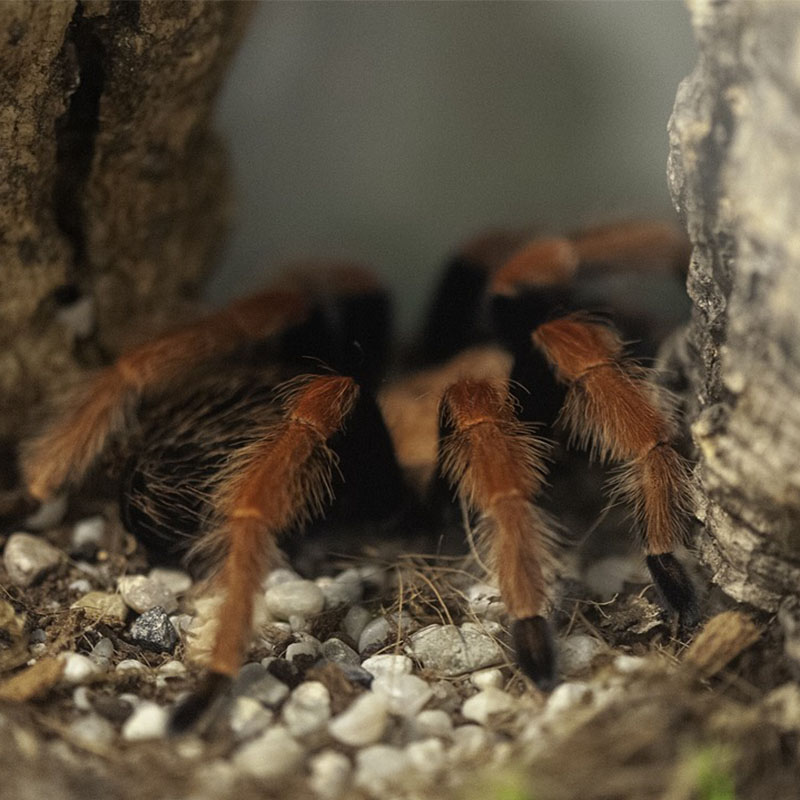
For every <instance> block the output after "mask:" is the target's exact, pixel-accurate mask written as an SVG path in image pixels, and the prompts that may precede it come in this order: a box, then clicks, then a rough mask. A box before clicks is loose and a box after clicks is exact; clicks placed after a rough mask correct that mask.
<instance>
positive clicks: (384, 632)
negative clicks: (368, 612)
mask: <svg viewBox="0 0 800 800" xmlns="http://www.w3.org/2000/svg"><path fill="white" fill-rule="evenodd" d="M391 631H392V629H391V626H390V625H389V620H387V619H386V617H376V618H375V619H373V620H372V621H371V622H368V623H367V624H366V625H365V626H364V630H362V631H361V636H359V637H358V652H359V653H363V652H364V651H365V650H367V649H368V648H371V647H380V645H382V644H383V643H384V642H385V641H386V640H387V639H388V638H389V635H390V634H391Z"/></svg>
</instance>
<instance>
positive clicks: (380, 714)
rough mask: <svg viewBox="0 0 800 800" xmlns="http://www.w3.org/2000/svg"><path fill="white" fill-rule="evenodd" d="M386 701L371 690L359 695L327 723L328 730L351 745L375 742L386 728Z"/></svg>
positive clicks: (336, 737)
mask: <svg viewBox="0 0 800 800" xmlns="http://www.w3.org/2000/svg"><path fill="white" fill-rule="evenodd" d="M387 721H388V710H387V708H386V701H385V700H384V699H383V698H382V697H380V696H378V695H376V694H373V693H372V692H368V693H366V694H362V695H359V696H358V697H357V698H356V699H355V700H354V701H353V702H352V703H351V704H350V707H349V708H347V709H346V710H344V711H343V712H342V713H341V714H339V715H338V716H336V717H334V718H333V719H332V720H331V721H330V722H329V723H328V730H329V732H330V734H331V736H333V738H334V739H336V740H337V741H339V742H342V743H343V744H349V745H351V746H352V747H363V746H364V745H368V744H373V743H374V742H377V741H378V740H379V739H380V738H381V737H382V736H383V732H384V731H385V730H386V723H387Z"/></svg>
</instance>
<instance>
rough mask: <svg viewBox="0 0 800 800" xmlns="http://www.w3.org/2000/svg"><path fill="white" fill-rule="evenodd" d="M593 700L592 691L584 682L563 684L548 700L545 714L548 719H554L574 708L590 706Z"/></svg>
mask: <svg viewBox="0 0 800 800" xmlns="http://www.w3.org/2000/svg"><path fill="white" fill-rule="evenodd" d="M591 698H592V690H591V688H590V687H589V685H588V684H586V683H583V681H571V682H570V683H562V684H560V685H559V686H557V687H556V688H555V689H554V690H553V692H552V694H551V695H550V697H548V698H547V705H546V706H545V708H544V714H545V716H546V717H547V718H548V719H553V718H555V717H557V716H560V715H561V714H563V713H564V712H565V711H567V710H568V709H570V708H573V707H574V706H577V705H582V704H588V703H589V702H590V700H591Z"/></svg>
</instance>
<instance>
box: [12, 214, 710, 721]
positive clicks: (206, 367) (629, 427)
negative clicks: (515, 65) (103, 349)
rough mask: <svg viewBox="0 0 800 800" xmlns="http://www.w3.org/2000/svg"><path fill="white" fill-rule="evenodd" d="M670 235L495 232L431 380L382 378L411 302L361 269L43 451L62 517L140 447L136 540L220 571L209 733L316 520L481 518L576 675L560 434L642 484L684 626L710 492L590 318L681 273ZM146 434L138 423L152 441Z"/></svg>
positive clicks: (261, 312) (524, 654)
mask: <svg viewBox="0 0 800 800" xmlns="http://www.w3.org/2000/svg"><path fill="white" fill-rule="evenodd" d="M685 259H686V249H685V244H684V241H683V239H682V237H680V236H679V235H678V234H676V233H675V232H674V231H673V230H672V229H671V228H669V227H667V226H664V225H660V224H656V223H641V222H640V223H627V224H623V225H615V226H609V227H605V228H596V229H593V230H589V231H585V232H583V233H581V234H578V235H576V236H573V237H569V238H535V239H533V240H530V241H528V240H526V238H525V237H524V236H522V235H517V234H506V233H502V234H501V233H498V234H489V235H486V236H483V237H481V238H480V239H477V240H475V241H473V242H471V243H470V244H469V245H468V246H467V247H465V248H464V249H462V251H461V252H460V253H459V254H458V255H457V256H456V257H455V258H454V259H453V260H452V261H451V262H450V264H449V266H448V268H447V270H446V272H445V274H444V277H443V279H442V281H441V283H440V286H439V289H438V291H437V294H436V297H435V299H434V302H433V306H432V311H431V313H430V315H429V317H428V320H427V324H426V327H425V330H424V332H423V335H422V336H421V338H420V340H419V342H418V346H417V347H416V348H415V353H414V356H413V358H412V359H411V361H413V362H414V365H415V368H416V369H415V371H413V372H411V373H408V374H405V375H403V376H401V377H400V378H398V379H395V380H392V381H389V382H387V383H382V382H381V376H382V375H383V373H384V370H385V365H386V363H387V360H388V355H389V345H390V342H389V317H390V307H389V301H388V298H387V295H386V293H385V292H384V290H383V289H382V288H381V287H380V286H379V285H378V283H377V282H376V281H375V280H374V279H373V278H372V277H371V275H370V274H369V273H368V272H367V271H365V270H362V269H360V268H356V267H350V266H346V265H345V266H342V265H339V266H336V265H335V266H328V267H325V268H317V269H311V268H308V269H304V270H295V271H293V272H291V273H289V274H287V276H286V277H284V279H282V280H281V281H279V282H278V283H277V284H276V285H274V286H273V287H272V288H270V289H268V290H266V291H264V292H261V293H260V294H255V295H253V296H250V297H247V298H245V299H242V300H238V301H236V302H234V303H233V304H232V305H230V306H228V307H227V308H225V309H223V310H221V311H218V312H216V313H212V314H210V315H208V316H206V317H204V318H201V319H200V320H198V321H197V322H195V323H193V324H189V325H186V326H184V327H180V328H178V329H176V330H173V331H172V332H168V333H165V334H163V335H161V336H159V337H158V338H155V339H153V340H151V341H149V342H147V343H145V344H143V345H141V346H139V347H136V348H135V349H132V350H130V351H129V352H127V353H125V354H123V355H122V356H121V357H120V358H118V359H117V361H116V362H115V363H113V364H112V365H111V366H109V367H107V368H105V369H103V370H102V371H100V372H99V373H97V374H95V375H94V376H93V377H91V378H90V379H89V380H88V382H87V384H86V386H85V387H84V389H83V391H82V392H81V394H80V396H79V397H77V399H75V400H74V401H73V402H72V403H71V404H69V405H68V406H67V407H66V409H64V410H62V411H61V413H59V414H57V415H56V416H55V417H54V418H53V421H52V422H51V423H50V425H49V427H47V428H46V429H45V430H44V431H43V432H41V433H40V434H39V435H38V436H36V437H35V438H33V439H32V440H31V441H29V442H28V443H27V444H26V445H25V447H24V449H23V453H22V467H23V475H24V480H25V484H26V486H27V490H28V492H29V493H30V495H31V496H32V497H34V498H36V499H38V500H40V501H43V500H46V499H47V498H49V497H51V496H52V495H53V494H54V493H55V492H57V491H59V490H61V489H63V488H64V487H66V486H68V485H76V484H79V483H81V481H82V480H83V479H84V477H85V476H86V474H87V472H88V471H89V470H90V468H92V466H93V465H94V464H95V462H96V461H97V460H98V458H99V457H100V455H101V454H102V453H103V452H104V450H106V448H107V447H108V445H109V442H110V441H112V440H113V439H114V438H116V437H119V436H121V435H122V434H123V433H125V432H126V431H128V430H129V429H131V428H134V429H136V433H135V434H134V435H133V436H132V440H133V444H132V448H133V452H134V455H133V456H131V457H130V459H129V460H128V462H127V464H126V465H125V468H124V470H123V475H122V486H123V489H122V492H121V512H122V518H123V521H124V523H125V525H126V526H127V527H128V528H129V529H130V530H131V531H133V532H134V533H135V534H136V535H137V536H138V537H139V538H140V539H141V540H142V541H143V542H145V543H146V544H147V545H148V546H150V547H151V548H152V549H155V550H156V552H157V553H158V554H159V555H160V556H161V557H164V556H169V557H183V556H185V555H186V554H187V553H188V552H192V553H197V552H201V553H205V554H211V556H212V561H213V563H214V564H215V566H216V573H215V575H216V577H215V580H216V581H217V582H218V584H219V585H220V587H221V588H222V589H223V590H224V600H223V602H222V605H221V607H220V610H219V612H218V620H219V624H218V628H217V633H216V639H215V643H214V646H213V651H212V654H211V659H210V665H209V672H208V674H207V677H206V679H205V681H204V683H203V684H202V685H201V687H200V688H199V689H198V690H197V692H196V693H195V694H194V695H192V696H191V697H190V698H189V700H188V701H187V702H186V703H185V704H184V705H183V706H182V707H181V708H180V710H179V711H178V714H177V716H176V719H175V724H176V726H177V727H179V728H180V727H185V726H187V725H189V724H191V723H192V722H193V721H195V720H196V719H197V718H198V717H199V716H200V715H201V713H202V712H204V710H205V709H207V707H208V706H209V704H210V703H211V701H212V700H213V699H214V698H215V697H216V696H217V695H218V694H219V693H220V691H221V690H222V689H223V688H224V686H225V685H226V683H227V682H228V681H229V680H230V679H231V677H233V676H235V674H236V673H237V671H238V669H239V666H240V662H241V660H242V658H243V655H244V652H245V650H246V648H247V644H248V640H249V636H250V631H251V624H252V623H251V621H252V617H253V608H254V597H255V594H256V592H257V591H258V589H259V587H260V585H261V582H262V579H263V577H264V575H265V573H266V571H267V570H268V568H269V567H270V565H272V564H274V563H275V560H276V558H277V557H278V549H277V547H278V545H277V540H278V538H279V537H280V536H283V535H285V534H286V533H288V532H292V531H295V530H297V529H299V528H301V527H303V526H305V525H307V524H308V523H309V522H310V521H312V520H316V519H318V518H320V517H322V516H325V517H326V519H327V520H329V521H330V520H340V521H353V520H365V519H366V520H380V519H387V518H393V517H394V518H398V517H399V515H401V514H402V513H403V512H404V511H407V510H408V509H409V508H411V507H417V508H418V507H421V506H424V505H425V503H428V504H433V505H434V506H436V505H437V504H438V505H440V506H445V507H447V506H449V505H450V504H451V503H453V502H454V499H453V497H452V496H451V495H452V493H453V490H454V491H455V495H456V497H457V499H458V500H459V501H460V503H461V505H462V507H463V508H466V509H468V512H469V514H470V515H471V518H472V520H473V521H475V522H476V530H477V532H478V534H479V536H480V538H481V539H482V540H483V542H484V544H485V546H486V548H487V550H488V552H489V554H490V556H491V560H490V563H491V564H492V565H493V568H494V570H495V572H496V577H497V581H498V585H499V590H500V594H501V596H502V599H503V600H504V602H505V605H506V608H507V611H508V614H509V616H510V617H511V619H512V620H513V623H512V628H511V630H512V638H513V641H514V645H515V649H516V657H517V660H518V662H519V664H520V666H521V667H522V669H523V670H524V672H525V673H527V675H528V676H529V677H530V678H531V679H533V680H534V681H535V682H536V683H538V684H539V685H541V686H545V687H546V686H549V685H551V684H552V682H553V680H554V678H555V666H554V650H553V646H552V644H551V639H550V634H549V627H548V623H547V621H546V613H547V603H548V590H549V588H550V582H551V580H552V578H551V577H549V576H550V570H549V567H550V562H551V560H552V557H553V551H552V544H551V541H552V532H551V524H550V522H549V521H548V516H547V515H546V514H544V513H543V512H542V511H540V510H539V508H538V507H537V505H536V498H537V495H538V494H539V492H540V490H541V487H542V483H543V479H544V475H545V472H546V466H547V462H548V452H549V446H548V444H547V442H546V440H544V439H543V438H541V437H540V435H539V432H538V430H539V428H540V427H542V426H545V425H546V426H552V425H553V424H554V423H558V424H559V425H561V426H562V427H563V428H564V429H565V430H566V431H567V432H568V434H569V437H570V440H571V441H572V442H573V443H575V444H577V445H579V446H580V447H583V448H588V449H589V450H590V452H591V453H592V455H594V456H596V457H599V458H601V459H609V460H611V461H613V462H618V463H619V464H621V465H623V466H622V469H621V471H620V472H619V477H618V480H617V483H616V488H615V491H616V493H617V494H619V495H621V496H622V497H624V498H625V499H627V500H628V501H629V502H630V503H631V505H632V506H633V509H634V511H635V515H636V517H637V518H638V520H639V523H640V525H641V527H642V529H643V534H644V535H643V539H644V547H645V550H646V553H647V564H648V566H649V569H650V572H651V575H652V577H653V580H654V582H655V584H656V585H657V587H658V588H659V589H660V593H661V595H662V596H663V598H664V600H665V601H666V603H667V604H668V605H669V606H670V607H671V608H672V609H674V610H675V611H676V612H677V614H678V615H679V618H680V620H681V621H682V622H683V623H685V624H689V625H691V624H693V623H694V622H695V621H696V616H697V604H696V600H695V592H694V590H693V587H692V583H691V581H690V579H689V578H688V576H687V574H686V573H685V571H684V569H683V568H682V566H681V565H680V563H679V562H678V560H677V559H676V558H675V557H674V555H673V550H674V548H675V546H676V545H677V544H678V543H679V542H680V541H681V539H682V536H683V531H684V527H685V515H686V514H685V512H686V508H687V505H688V503H687V492H688V489H687V487H688V473H687V467H686V466H685V464H684V461H683V460H682V458H681V457H680V456H679V455H678V453H677V452H676V450H675V448H674V446H673V439H674V436H675V424H674V422H673V419H672V414H671V412H670V410H669V408H668V404H667V403H665V402H664V398H663V396H661V393H660V392H659V391H658V390H657V389H656V387H655V386H654V384H653V383H652V382H651V381H650V379H649V376H648V374H647V372H646V371H645V370H644V369H643V368H642V367H640V366H639V365H638V364H637V363H636V362H635V361H633V360H631V359H630V358H628V357H626V355H625V354H624V350H623V344H622V340H621V337H620V335H619V334H618V333H617V332H616V330H615V329H614V328H613V327H612V326H611V325H610V324H609V323H608V322H606V321H603V320H602V319H601V318H599V317H597V316H589V315H588V314H587V313H586V312H584V311H582V310H580V309H577V308H575V289H576V286H578V285H580V281H581V279H582V277H584V276H586V275H591V274H592V273H593V271H596V270H608V269H619V268H624V269H630V268H637V267H639V266H644V267H646V268H649V269H652V268H662V267H667V268H670V269H672V268H677V269H680V268H681V267H683V266H684V265H685ZM134 419H136V420H137V422H136V425H133V421H134Z"/></svg>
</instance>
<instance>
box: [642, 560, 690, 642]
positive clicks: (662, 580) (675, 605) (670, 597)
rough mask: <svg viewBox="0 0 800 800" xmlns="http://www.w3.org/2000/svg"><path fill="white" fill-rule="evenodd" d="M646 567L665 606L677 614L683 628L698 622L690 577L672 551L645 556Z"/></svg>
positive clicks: (688, 627) (688, 628)
mask: <svg viewBox="0 0 800 800" xmlns="http://www.w3.org/2000/svg"><path fill="white" fill-rule="evenodd" d="M647 567H648V569H649V570H650V574H651V575H652V576H653V581H654V582H655V585H656V587H657V588H658V591H659V593H660V594H661V597H662V598H663V599H664V602H665V604H666V605H667V606H669V607H670V608H672V609H673V610H674V611H676V612H677V614H678V620H679V622H680V626H681V628H682V629H683V630H687V631H688V630H691V629H692V628H694V627H695V626H696V625H697V623H698V622H700V604H699V603H698V600H697V593H696V592H695V589H694V586H693V585H692V581H691V578H690V577H689V575H688V574H687V572H686V570H685V569H684V568H683V567H682V566H681V563H680V561H678V559H677V558H675V556H674V555H673V554H672V553H661V554H660V555H657V556H647Z"/></svg>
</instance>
